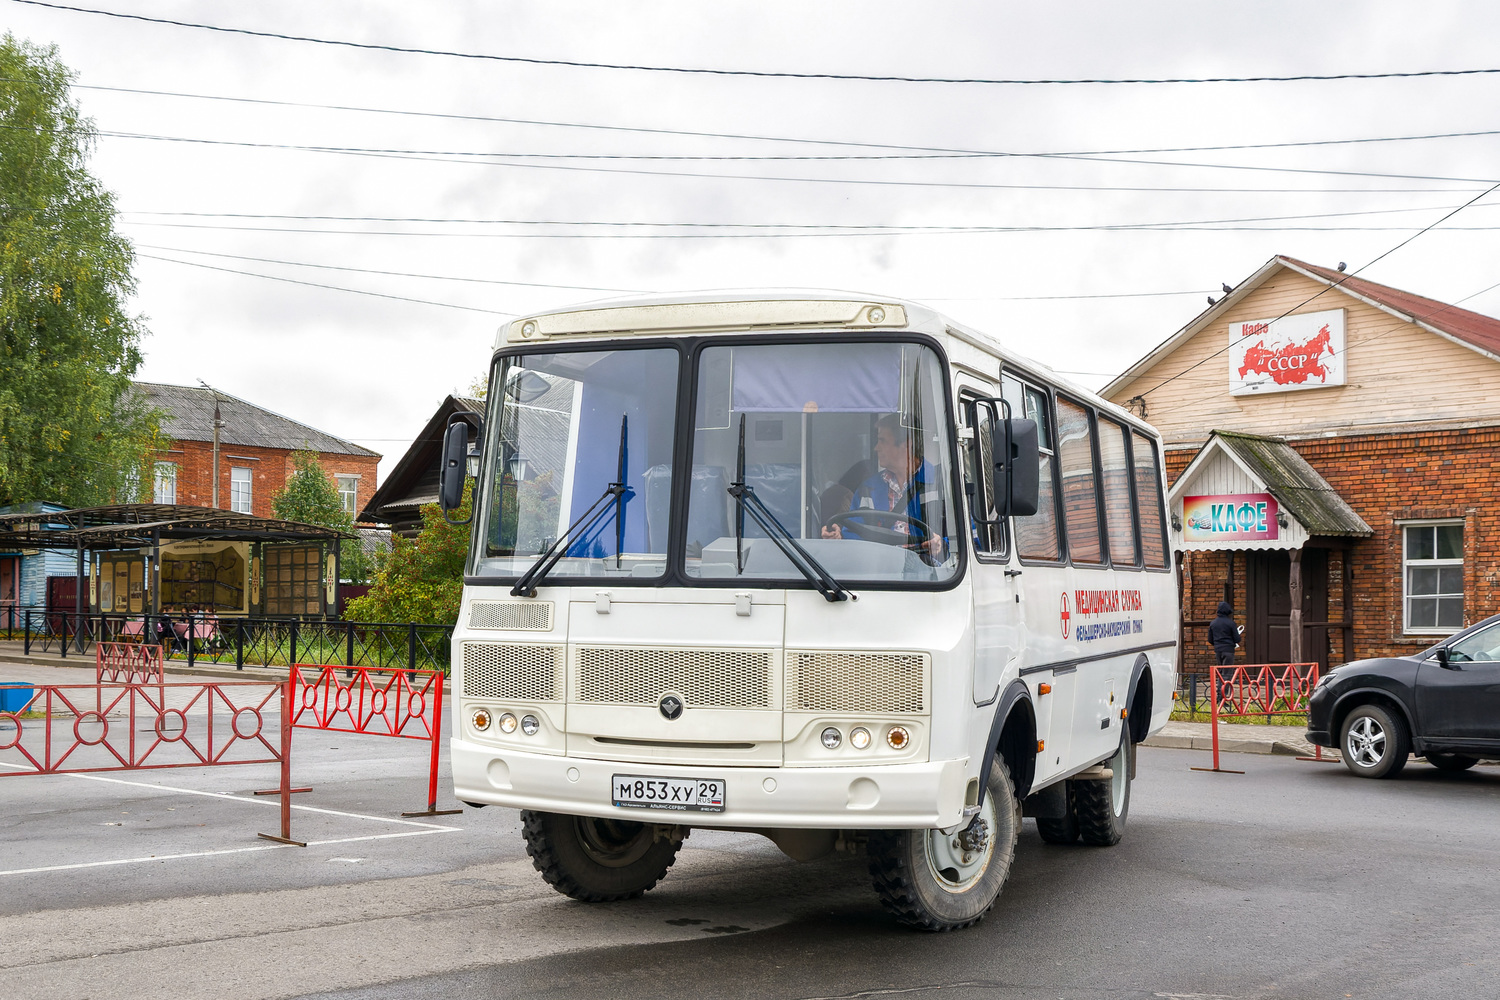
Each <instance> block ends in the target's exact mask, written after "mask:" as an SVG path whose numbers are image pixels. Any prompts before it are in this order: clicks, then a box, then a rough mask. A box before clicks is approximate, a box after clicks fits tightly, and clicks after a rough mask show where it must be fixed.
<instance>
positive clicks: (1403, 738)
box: [1339, 705, 1411, 778]
mask: <svg viewBox="0 0 1500 1000" xmlns="http://www.w3.org/2000/svg"><path fill="white" fill-rule="evenodd" d="M1410 753H1411V735H1410V733H1408V731H1407V728H1406V720H1405V719H1403V718H1401V717H1400V716H1399V715H1397V714H1396V713H1395V712H1392V711H1391V710H1390V709H1388V708H1384V707H1383V706H1380V705H1360V706H1358V707H1356V708H1354V709H1353V710H1352V711H1350V713H1349V714H1348V715H1347V716H1345V717H1344V724H1343V726H1341V727H1340V728H1339V756H1340V757H1342V758H1344V766H1345V767H1347V768H1348V769H1349V770H1350V771H1351V772H1353V773H1354V774H1357V775H1359V776H1360V777H1361V778H1394V777H1395V776H1396V775H1398V774H1400V773H1401V769H1402V768H1404V767H1405V766H1406V758H1407V756H1408V755H1409V754H1410Z"/></svg>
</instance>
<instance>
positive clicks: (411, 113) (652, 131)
mask: <svg viewBox="0 0 1500 1000" xmlns="http://www.w3.org/2000/svg"><path fill="white" fill-rule="evenodd" d="M6 82H8V83H15V82H27V81H15V80H7V81H6ZM71 86H72V87H73V88H74V89H78V90H98V91H105V92H110V93H122V94H143V95H150V96H155V97H177V98H185V99H189V100H204V101H227V102H233V103H239V104H262V105H267V106H271V107H287V108H306V109H310V110H320V111H353V112H359V113H363V114H380V115H399V116H407V117H420V118H438V119H448V120H454V121H477V122H491V123H498V124H509V125H535V126H543V127H550V128H570V129H587V130H599V131H607V132H629V133H637V134H643V135H671V136H685V137H690V138H709V139H738V140H747V141H752V142H781V143H800V144H810V145H818V146H849V147H853V148H860V149H895V150H910V151H916V152H931V153H976V154H980V155H986V156H1058V155H1068V156H1104V155H1122V154H1144V153H1192V152H1223V151H1232V150H1245V149H1281V148H1291V147H1305V146H1336V145H1346V144H1352V143H1377V142H1406V141H1414V140H1422V139H1453V138H1467V137H1473V136H1486V135H1496V134H1500V132H1496V131H1494V130H1481V131H1473V132H1441V133H1428V134H1423V135H1405V136H1378V137H1366V138H1346V139H1316V140H1303V141H1291V142H1274V143H1241V144H1235V145H1219V146H1163V147H1150V148H1140V149H1095V150H1065V151H1059V152H1052V153H1009V152H1004V151H998V150H968V149H962V148H952V147H946V146H920V145H909V144H898V143H879V142H860V141H856V140H851V139H813V138H806V137H797V136H776V135H756V134H752V133H739V132H707V131H697V130H690V129H669V128H648V127H644V126H630V125H600V124H594V123H588V122H558V121H548V120H544V119H536V118H509V117H502V116H497V115H468V114H458V113H454V112H442V111H418V110H411V109H401V108H371V107H362V106H358V105H347V104H317V103H312V102H306V101H280V100H274V99H271V98H260V97H236V96H230V95H225V94H194V93H184V92H181V91H171V90H145V89H141V88H136V87H114V86H107V85H103V84H84V83H73V84H71ZM1203 190H1221V189H1212V188H1210V189H1203ZM1222 190H1235V189H1222ZM1268 190H1270V191H1271V192H1272V193H1280V192H1281V190H1282V189H1268ZM1292 190H1304V189H1292ZM1334 190H1336V191H1337V190H1343V189H1334ZM1356 190H1368V189H1356ZM1399 190H1406V189H1399Z"/></svg>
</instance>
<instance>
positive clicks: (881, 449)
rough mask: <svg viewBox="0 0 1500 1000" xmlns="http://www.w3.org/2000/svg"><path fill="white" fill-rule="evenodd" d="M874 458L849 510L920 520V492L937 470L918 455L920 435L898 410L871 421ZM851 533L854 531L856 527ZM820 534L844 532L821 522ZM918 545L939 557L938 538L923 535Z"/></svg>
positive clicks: (898, 527)
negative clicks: (873, 469) (873, 466)
mask: <svg viewBox="0 0 1500 1000" xmlns="http://www.w3.org/2000/svg"><path fill="white" fill-rule="evenodd" d="M875 460H876V461H877V462H878V463H879V466H880V467H879V468H878V469H877V470H876V472H875V474H874V475H872V476H871V477H870V478H868V479H866V480H865V481H864V482H863V483H860V485H859V488H858V489H856V490H855V491H854V494H853V496H851V497H850V498H849V510H850V511H855V512H857V511H858V510H860V509H874V510H885V511H893V512H898V513H905V514H906V515H907V516H908V517H911V518H912V519H914V520H917V521H921V520H923V518H922V504H921V498H922V493H923V491H924V490H925V489H927V484H929V483H935V482H937V480H938V475H937V470H936V469H934V468H933V467H932V464H931V463H930V462H927V461H925V460H924V459H923V458H922V442H921V439H920V438H919V437H917V436H914V435H913V434H912V433H911V431H910V430H908V429H907V428H906V427H903V426H902V425H901V415H900V414H898V413H887V414H885V415H884V416H882V417H881V418H880V419H879V420H877V421H875ZM881 527H885V525H884V524H882V525H881ZM890 527H891V528H892V529H893V530H895V531H898V532H900V533H902V534H911V525H910V524H909V523H908V522H906V521H897V522H895V523H894V524H893V525H891V526H890ZM854 533H855V534H858V528H856V529H855V530H854ZM823 537H824V538H843V537H844V532H843V529H842V527H840V526H839V525H837V524H835V525H832V526H825V527H824V528H823ZM921 545H922V547H923V548H925V549H926V550H927V551H928V552H929V553H930V554H931V555H932V556H934V557H936V558H941V555H942V550H943V540H942V539H941V538H939V537H937V536H933V537H930V538H926V539H924V540H923V541H922V542H921Z"/></svg>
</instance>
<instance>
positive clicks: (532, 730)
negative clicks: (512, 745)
mask: <svg viewBox="0 0 1500 1000" xmlns="http://www.w3.org/2000/svg"><path fill="white" fill-rule="evenodd" d="M541 728H542V724H541V723H540V722H538V721H536V716H534V715H526V716H522V717H521V732H523V733H525V734H526V735H527V736H535V735H536V731H537V730H538V729H541Z"/></svg>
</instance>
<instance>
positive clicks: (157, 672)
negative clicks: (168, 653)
mask: <svg viewBox="0 0 1500 1000" xmlns="http://www.w3.org/2000/svg"><path fill="white" fill-rule="evenodd" d="M94 680H95V683H97V684H158V685H159V684H162V683H163V682H164V680H165V678H164V677H163V675H162V666H161V647H160V646H147V645H143V644H141V643H135V642H100V643H96V644H95V645H94Z"/></svg>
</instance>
